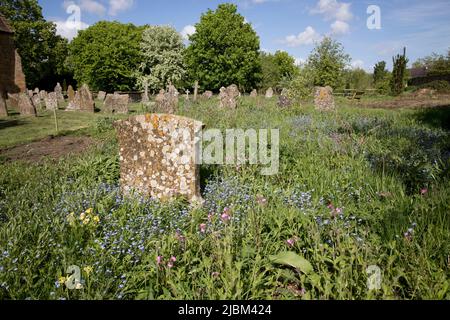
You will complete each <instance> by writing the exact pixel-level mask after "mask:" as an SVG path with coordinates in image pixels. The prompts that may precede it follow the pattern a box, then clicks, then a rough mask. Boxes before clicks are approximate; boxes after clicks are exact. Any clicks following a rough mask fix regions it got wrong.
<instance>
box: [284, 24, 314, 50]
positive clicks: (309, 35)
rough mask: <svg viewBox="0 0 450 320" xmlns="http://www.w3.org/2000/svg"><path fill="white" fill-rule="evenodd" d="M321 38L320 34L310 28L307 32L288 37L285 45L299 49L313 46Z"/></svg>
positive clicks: (307, 28)
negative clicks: (299, 47) (303, 46)
mask: <svg viewBox="0 0 450 320" xmlns="http://www.w3.org/2000/svg"><path fill="white" fill-rule="evenodd" d="M320 38H321V36H320V34H319V33H318V32H317V31H316V30H314V28H313V27H311V26H308V27H306V29H305V31H303V32H301V33H299V34H298V35H289V36H287V37H286V38H285V39H284V41H283V43H285V44H287V45H288V46H289V47H298V46H302V45H309V44H313V43H314V42H316V41H318V40H320Z"/></svg>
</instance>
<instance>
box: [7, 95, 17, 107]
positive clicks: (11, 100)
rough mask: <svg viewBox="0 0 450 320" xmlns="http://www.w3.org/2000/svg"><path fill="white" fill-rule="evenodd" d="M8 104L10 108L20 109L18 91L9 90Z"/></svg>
mask: <svg viewBox="0 0 450 320" xmlns="http://www.w3.org/2000/svg"><path fill="white" fill-rule="evenodd" d="M6 104H7V105H8V107H9V108H12V109H18V108H19V94H17V93H13V94H11V93H9V92H8V100H6Z"/></svg>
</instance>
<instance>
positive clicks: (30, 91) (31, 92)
mask: <svg viewBox="0 0 450 320" xmlns="http://www.w3.org/2000/svg"><path fill="white" fill-rule="evenodd" d="M33 94H34V92H33V90H28V96H29V97H30V98H33Z"/></svg>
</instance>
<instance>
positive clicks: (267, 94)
mask: <svg viewBox="0 0 450 320" xmlns="http://www.w3.org/2000/svg"><path fill="white" fill-rule="evenodd" d="M272 97H273V89H272V88H269V89H267V91H266V98H267V99H270V98H272Z"/></svg>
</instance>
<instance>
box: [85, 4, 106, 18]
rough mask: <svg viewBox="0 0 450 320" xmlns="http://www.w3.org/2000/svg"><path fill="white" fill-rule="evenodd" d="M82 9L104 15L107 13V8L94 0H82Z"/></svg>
mask: <svg viewBox="0 0 450 320" xmlns="http://www.w3.org/2000/svg"><path fill="white" fill-rule="evenodd" d="M80 8H81V10H82V11H83V10H85V11H87V12H89V13H94V14H97V15H99V16H102V15H104V14H105V13H106V8H105V6H104V5H103V4H101V3H100V2H98V1H94V0H81V1H80Z"/></svg>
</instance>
